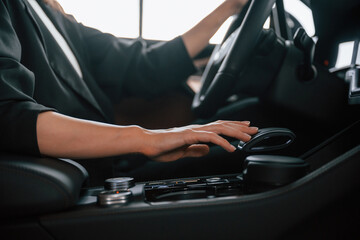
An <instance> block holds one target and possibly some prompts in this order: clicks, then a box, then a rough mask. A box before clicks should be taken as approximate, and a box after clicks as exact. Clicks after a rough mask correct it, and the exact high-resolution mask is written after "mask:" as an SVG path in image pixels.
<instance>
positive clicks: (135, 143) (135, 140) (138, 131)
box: [115, 125, 149, 154]
mask: <svg viewBox="0 0 360 240" xmlns="http://www.w3.org/2000/svg"><path fill="white" fill-rule="evenodd" d="M148 131H149V130H147V129H145V128H142V127H140V126H136V125H131V126H126V127H124V126H118V134H117V140H116V141H115V142H116V146H117V147H118V148H119V149H126V152H121V153H120V154H128V153H143V151H144V146H145V145H146V135H147V132H148Z"/></svg>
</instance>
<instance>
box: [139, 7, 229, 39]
mask: <svg viewBox="0 0 360 240" xmlns="http://www.w3.org/2000/svg"><path fill="white" fill-rule="evenodd" d="M223 1H224V0H144V20H143V21H144V23H143V37H144V38H146V39H158V40H170V39H172V38H174V37H176V36H178V35H181V34H183V33H185V32H186V31H187V30H189V29H190V28H191V27H193V26H194V25H195V24H196V23H198V22H199V21H200V20H201V19H203V18H204V17H205V16H206V15H208V14H209V13H210V12H211V11H213V10H214V9H215V8H216V7H217V6H219V5H220V4H221V3H222V2H223ZM230 22H231V20H230V19H229V20H228V21H227V22H226V23H225V24H224V25H223V27H222V28H221V29H220V30H219V31H218V32H217V34H216V35H215V36H214V37H213V38H212V39H211V41H210V42H212V43H220V42H221V41H222V38H223V37H224V35H225V33H226V30H227V28H228V27H229V25H230Z"/></svg>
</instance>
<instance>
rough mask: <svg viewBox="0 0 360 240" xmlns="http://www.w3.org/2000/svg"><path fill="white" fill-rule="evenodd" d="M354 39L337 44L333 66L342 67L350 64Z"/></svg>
mask: <svg viewBox="0 0 360 240" xmlns="http://www.w3.org/2000/svg"><path fill="white" fill-rule="evenodd" d="M354 43H355V42H354V41H351V42H343V43H340V44H339V51H338V57H337V60H336V64H335V68H342V67H346V66H350V64H351V59H352V55H353V51H354Z"/></svg>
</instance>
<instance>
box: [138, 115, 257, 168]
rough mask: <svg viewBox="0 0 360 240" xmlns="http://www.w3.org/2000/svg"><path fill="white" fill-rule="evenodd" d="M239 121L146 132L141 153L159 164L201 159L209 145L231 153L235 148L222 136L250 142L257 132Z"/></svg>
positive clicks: (246, 123)
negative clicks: (194, 158)
mask: <svg viewBox="0 0 360 240" xmlns="http://www.w3.org/2000/svg"><path fill="white" fill-rule="evenodd" d="M249 125H250V123H249V122H247V121H245V122H238V121H216V122H212V123H209V124H206V125H190V126H185V127H180V128H172V129H167V130H145V129H144V132H143V133H144V137H143V138H142V139H143V144H142V146H143V148H142V150H141V153H143V154H145V155H146V156H148V157H151V158H152V159H154V160H156V161H160V162H170V161H175V160H177V159H180V158H184V157H201V156H204V155H206V154H208V152H209V146H208V145H207V144H206V143H212V144H215V145H219V146H221V147H222V148H224V149H225V150H226V151H228V152H234V151H235V150H236V148H235V147H234V146H233V145H231V144H230V143H229V142H228V141H227V140H225V139H224V138H223V137H221V135H223V136H228V137H233V138H237V139H239V140H241V141H245V142H246V141H249V140H250V139H251V135H253V134H255V133H257V131H258V128H256V127H250V126H249Z"/></svg>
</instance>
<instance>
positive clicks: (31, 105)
mask: <svg viewBox="0 0 360 240" xmlns="http://www.w3.org/2000/svg"><path fill="white" fill-rule="evenodd" d="M20 58H21V45H20V43H19V40H18V38H17V35H16V33H15V31H14V29H13V27H12V24H11V21H10V17H9V15H8V12H7V9H6V7H5V6H4V4H3V2H2V1H0V150H1V151H15V152H18V153H27V154H34V155H39V154H40V153H39V149H38V145H37V136H36V121H37V116H38V114H39V113H40V112H44V111H54V109H51V108H47V107H45V106H42V105H40V104H37V103H36V101H35V100H34V99H33V94H34V90H35V89H34V86H35V78H34V75H33V73H32V72H31V71H29V70H28V69H26V68H25V67H24V66H23V65H21V64H20Z"/></svg>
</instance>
